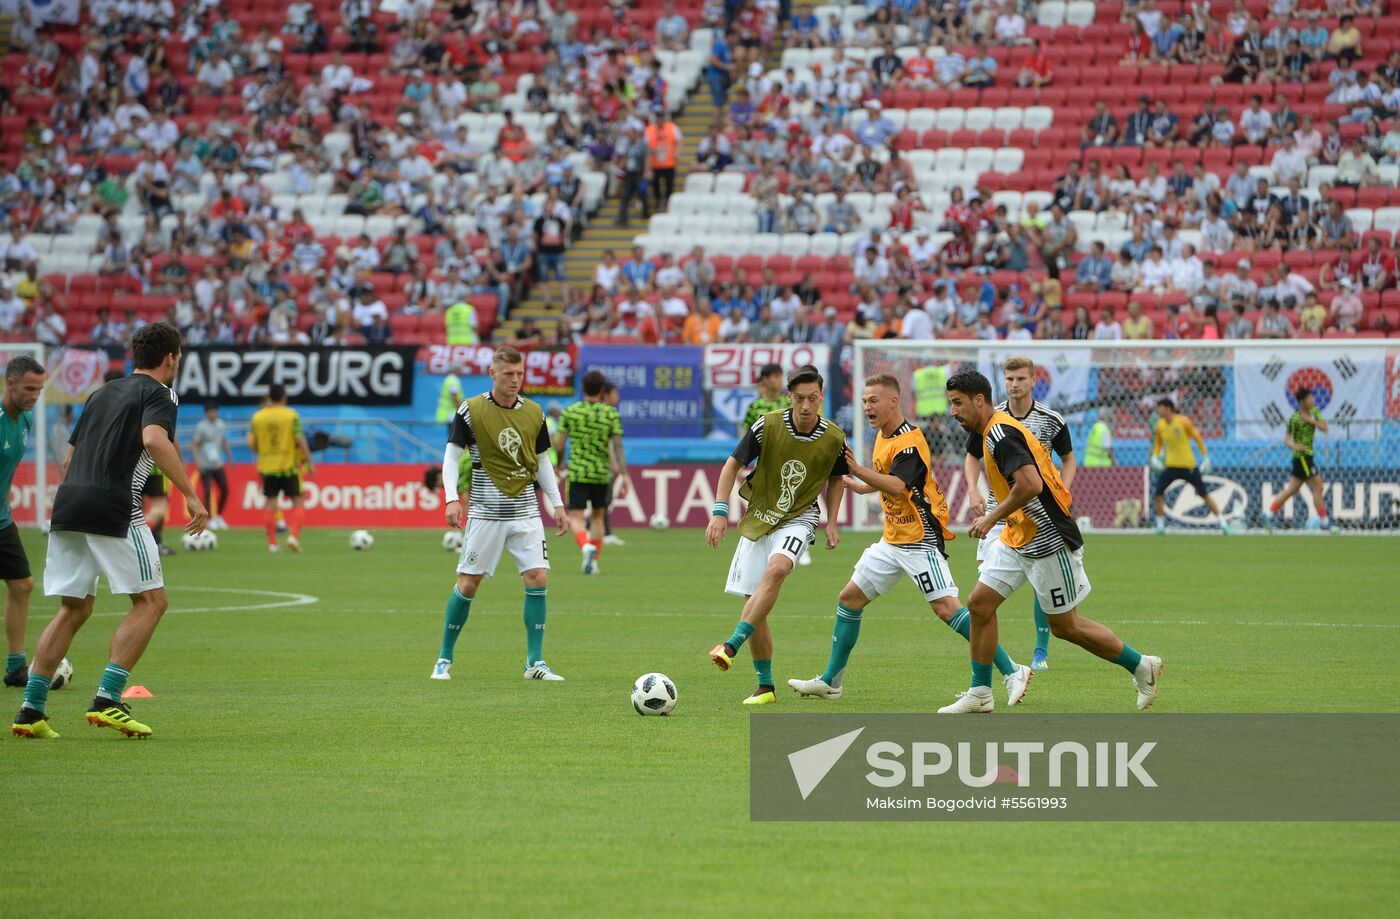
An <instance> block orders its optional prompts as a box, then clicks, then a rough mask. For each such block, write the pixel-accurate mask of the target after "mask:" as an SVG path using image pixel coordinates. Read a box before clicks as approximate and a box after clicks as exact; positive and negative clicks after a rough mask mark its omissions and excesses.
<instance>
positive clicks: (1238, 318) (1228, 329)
mask: <svg viewBox="0 0 1400 919" xmlns="http://www.w3.org/2000/svg"><path fill="white" fill-rule="evenodd" d="M1230 312H1231V319H1230V321H1229V322H1228V323H1226V325H1225V337H1226V338H1234V339H1240V338H1253V337H1254V323H1252V322H1250V321H1249V320H1248V319H1246V318H1245V315H1244V304H1243V303H1236V304H1234V305H1233V306H1231V307H1230Z"/></svg>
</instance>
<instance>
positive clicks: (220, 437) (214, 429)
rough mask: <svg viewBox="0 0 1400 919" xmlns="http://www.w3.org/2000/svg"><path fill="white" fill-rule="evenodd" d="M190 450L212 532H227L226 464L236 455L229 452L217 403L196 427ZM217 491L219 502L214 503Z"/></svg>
mask: <svg viewBox="0 0 1400 919" xmlns="http://www.w3.org/2000/svg"><path fill="white" fill-rule="evenodd" d="M190 447H191V451H190V452H192V453H193V454H194V459H195V465H196V466H197V467H198V468H199V490H200V493H201V495H202V496H203V498H204V506H205V507H207V508H209V513H210V515H211V516H210V517H209V529H211V530H227V529H228V524H227V523H225V522H224V516H223V514H222V513H221V511H223V509H224V507H225V506H226V505H227V504H228V472H227V470H225V469H224V464H225V463H227V462H228V456H229V454H230V453H231V452H232V451H230V450H229V448H228V426H227V425H225V424H224V421H223V419H222V418H220V417H219V407H218V406H217V405H215V404H214V403H212V402H210V403H209V404H208V405H206V406H204V417H203V418H201V419H199V421H198V422H197V423H196V424H195V426H194V437H193V438H192V439H191V441H190ZM215 488H217V489H218V500H217V501H211V500H210V499H211V498H212V497H213V491H214V489H215Z"/></svg>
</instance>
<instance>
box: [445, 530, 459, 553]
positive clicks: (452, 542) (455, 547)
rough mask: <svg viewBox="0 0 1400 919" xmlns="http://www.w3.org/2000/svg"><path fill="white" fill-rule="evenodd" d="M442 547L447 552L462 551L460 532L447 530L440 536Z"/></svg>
mask: <svg viewBox="0 0 1400 919" xmlns="http://www.w3.org/2000/svg"><path fill="white" fill-rule="evenodd" d="M442 547H443V548H444V549H446V550H447V551H448V552H461V551H462V531H461V530H448V531H447V532H446V533H443V534H442Z"/></svg>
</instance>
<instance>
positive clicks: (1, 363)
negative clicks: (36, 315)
mask: <svg viewBox="0 0 1400 919" xmlns="http://www.w3.org/2000/svg"><path fill="white" fill-rule="evenodd" d="M23 355H28V356H29V357H32V358H34V360H36V361H38V362H39V364H40V366H42V367H43V368H44V369H45V370H46V371H49V372H50V376H49V378H48V379H49V382H52V380H53V376H52V368H50V367H49V366H48V364H46V363H45V360H46V358H47V356H48V349H47V348H45V347H44V346H43V345H41V344H39V343H37V342H5V343H3V344H0V369H3V368H5V367H8V366H9V365H10V361H12V360H14V359H15V358H17V357H20V356H23ZM6 385H7V386H8V383H7V384H6ZM48 391H49V385H48V384H47V383H46V384H45V386H44V390H43V392H41V393H40V394H39V401H38V402H37V403H35V405H34V428H33V430H32V432H31V434H30V436H29V440H28V442H27V443H26V444H25V450H24V459H23V460H21V461H20V464H19V466H18V468H16V469H15V474H14V478H13V479H11V481H10V496H9V497H10V508H11V510H12V512H13V514H14V519H15V522H16V523H18V524H19V525H20V526H36V525H37V526H39V527H42V528H46V527H47V526H48V520H49V513H48V512H49V506H50V504H51V503H52V502H51V496H50V495H49V483H50V482H51V481H53V480H54V476H52V475H51V474H50V473H51V472H52V471H53V470H51V469H50V464H49V415H48V403H49V399H48Z"/></svg>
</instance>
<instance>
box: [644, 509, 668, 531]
mask: <svg viewBox="0 0 1400 919" xmlns="http://www.w3.org/2000/svg"><path fill="white" fill-rule="evenodd" d="M649 522H650V523H651V528H652V529H653V530H664V529H666V528H667V527H669V526H670V525H671V518H670V517H667V516H666V515H665V514H663V513H661V512H660V511H657V512H656V513H654V514H652V515H651V520H650V521H649Z"/></svg>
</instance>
